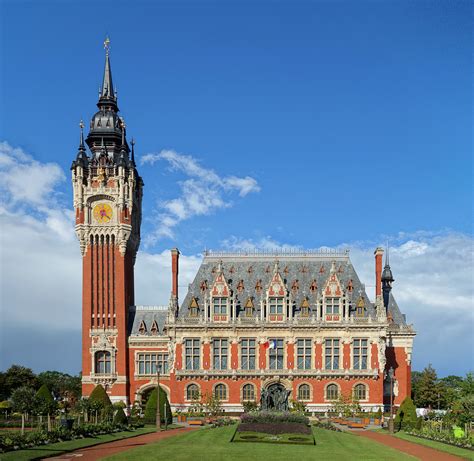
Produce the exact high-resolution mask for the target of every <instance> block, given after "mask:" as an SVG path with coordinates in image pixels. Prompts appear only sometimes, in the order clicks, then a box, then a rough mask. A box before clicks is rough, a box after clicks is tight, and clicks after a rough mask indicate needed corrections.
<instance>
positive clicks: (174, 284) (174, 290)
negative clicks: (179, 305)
mask: <svg viewBox="0 0 474 461" xmlns="http://www.w3.org/2000/svg"><path fill="white" fill-rule="evenodd" d="M178 272H179V250H178V249H177V248H173V249H172V250H171V296H173V297H174V298H175V299H176V300H178Z"/></svg>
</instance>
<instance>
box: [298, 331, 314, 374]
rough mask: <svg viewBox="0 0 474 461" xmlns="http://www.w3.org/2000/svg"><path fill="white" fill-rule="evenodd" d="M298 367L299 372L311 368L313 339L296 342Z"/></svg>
mask: <svg viewBox="0 0 474 461" xmlns="http://www.w3.org/2000/svg"><path fill="white" fill-rule="evenodd" d="M296 366H297V368H298V370H309V369H310V368H311V339H307V338H306V339H298V340H297V341H296Z"/></svg>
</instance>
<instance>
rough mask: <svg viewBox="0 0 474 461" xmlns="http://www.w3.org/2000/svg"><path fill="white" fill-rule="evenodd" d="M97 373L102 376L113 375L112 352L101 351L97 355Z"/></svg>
mask: <svg viewBox="0 0 474 461" xmlns="http://www.w3.org/2000/svg"><path fill="white" fill-rule="evenodd" d="M95 372H96V373H97V374H101V375H105V374H109V373H112V360H111V356H110V352H108V351H99V352H96V353H95Z"/></svg>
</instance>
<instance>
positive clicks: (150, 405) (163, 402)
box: [145, 387, 173, 424]
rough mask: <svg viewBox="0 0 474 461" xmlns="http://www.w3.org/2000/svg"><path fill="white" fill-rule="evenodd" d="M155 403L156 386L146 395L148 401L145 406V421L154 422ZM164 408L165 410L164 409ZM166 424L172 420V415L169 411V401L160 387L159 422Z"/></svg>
mask: <svg viewBox="0 0 474 461" xmlns="http://www.w3.org/2000/svg"><path fill="white" fill-rule="evenodd" d="M156 404H157V392H156V388H155V389H153V390H152V391H151V393H150V396H149V397H148V401H147V403H146V406H145V423H148V424H156ZM165 408H166V410H165ZM165 414H166V421H167V423H168V424H171V423H172V422H173V415H172V413H171V408H170V403H169V402H168V396H167V395H166V392H165V391H164V390H163V388H161V387H160V420H161V421H160V422H162V423H164V422H165Z"/></svg>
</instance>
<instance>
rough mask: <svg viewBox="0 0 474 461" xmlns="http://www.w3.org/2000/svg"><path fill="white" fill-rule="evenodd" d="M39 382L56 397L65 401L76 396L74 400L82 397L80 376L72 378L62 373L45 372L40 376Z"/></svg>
mask: <svg viewBox="0 0 474 461" xmlns="http://www.w3.org/2000/svg"><path fill="white" fill-rule="evenodd" d="M38 382H39V383H40V384H46V385H47V386H48V388H49V389H50V390H51V392H52V393H53V394H54V395H55V396H56V397H60V398H61V399H64V398H65V396H66V395H67V396H68V397H72V396H74V400H77V399H79V398H80V397H81V378H80V377H79V376H71V375H68V374H67V373H61V372H60V371H43V372H42V373H40V374H39V375H38Z"/></svg>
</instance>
